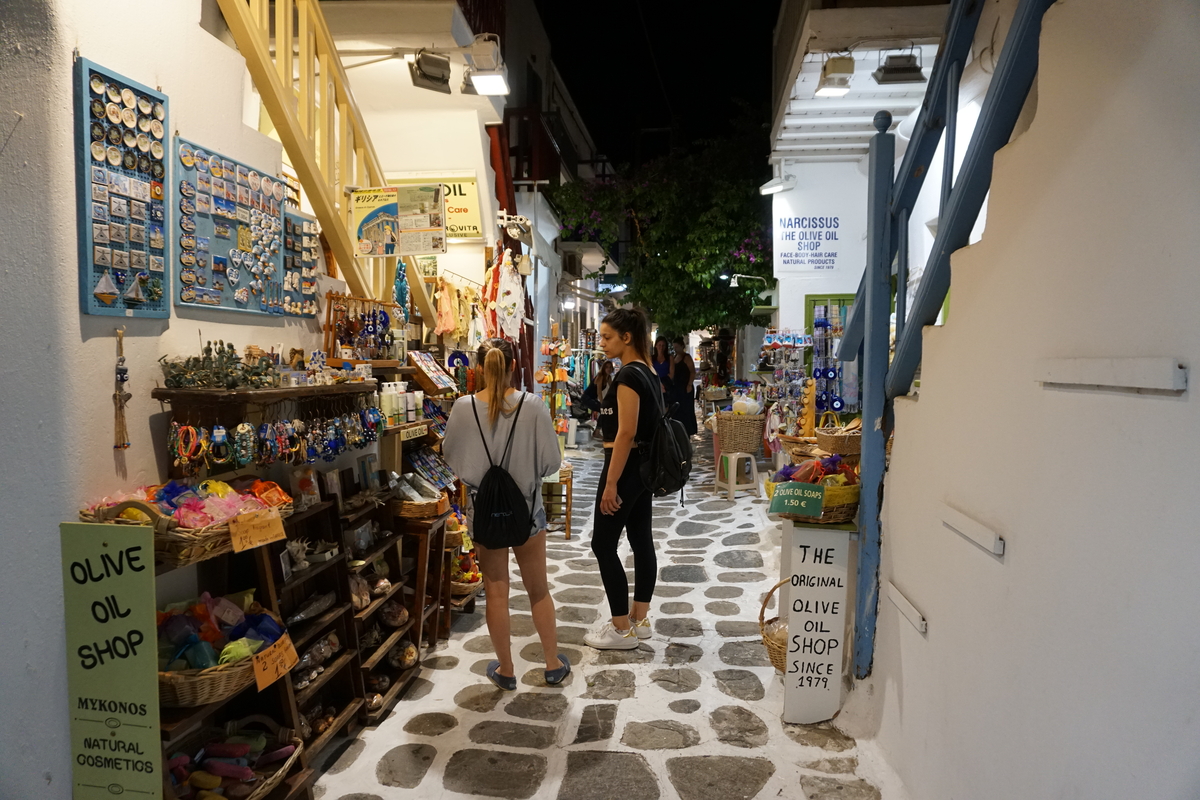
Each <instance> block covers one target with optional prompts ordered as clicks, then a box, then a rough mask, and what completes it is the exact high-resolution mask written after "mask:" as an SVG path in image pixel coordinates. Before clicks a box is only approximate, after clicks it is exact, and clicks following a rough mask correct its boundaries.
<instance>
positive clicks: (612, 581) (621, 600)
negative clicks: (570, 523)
mask: <svg viewBox="0 0 1200 800" xmlns="http://www.w3.org/2000/svg"><path fill="white" fill-rule="evenodd" d="M611 460H612V450H611V449H608V448H605V450H604V471H603V472H601V473H600V486H599V488H598V489H597V491H596V522H595V524H594V525H593V526H592V552H593V553H595V555H596V561H597V562H599V565H600V579H601V580H602V581H604V592H605V594H607V595H608V608H609V610H610V611H611V612H612V616H614V617H623V616H625V615H626V614H628V613H629V580H628V579H627V578H626V577H625V567H624V565H622V564H621V557H620V556H618V555H617V545H618V544H619V543H620V541H621V529H622V528H624V529H625V532H626V536H627V537H628V538H629V546H630V547H632V548H633V599H634V601H635V602H638V603H649V602H650V599H651V598H652V597H653V596H654V582H655V580H657V578H658V559H657V557H656V555H655V553H654V536H653V534H652V532H651V527H650V517H651V512H650V509H651V499H652V496H651V494H650V490H649V489H647V488H646V485H645V484H644V483H642V475H641V461H640V460H639V458H638V451H637V449H632V450H630V451H629V459H628V460H627V461H626V462H625V470H624V471H623V472H622V473H621V477H620V478H619V479H618V480H617V496H618V497H620V498H621V507H620V509H618V510H617V513H615V514H604V513H602V512H601V511H600V499H601V497H603V496H604V487H605V486H606V485H607V484H608V464H609V462H610V461H611Z"/></svg>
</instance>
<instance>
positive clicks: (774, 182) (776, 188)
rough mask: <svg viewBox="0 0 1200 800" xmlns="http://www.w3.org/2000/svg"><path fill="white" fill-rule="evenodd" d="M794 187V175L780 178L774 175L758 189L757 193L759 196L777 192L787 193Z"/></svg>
mask: <svg viewBox="0 0 1200 800" xmlns="http://www.w3.org/2000/svg"><path fill="white" fill-rule="evenodd" d="M795 186H796V176H795V175H784V176H783V177H780V176H778V175H776V176H775V177H774V178H771V180H769V181H767V182H766V183H764V184H763V185H762V186H760V187H758V193H759V194H761V195H768V194H776V193H778V192H783V191H787V190H788V189H792V188H794V187H795Z"/></svg>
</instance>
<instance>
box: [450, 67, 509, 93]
mask: <svg viewBox="0 0 1200 800" xmlns="http://www.w3.org/2000/svg"><path fill="white" fill-rule="evenodd" d="M462 92H463V94H481V95H485V96H488V97H495V96H499V95H506V94H508V92H509V88H508V67H507V66H505V65H503V64H501V65H500V67H499V68H498V69H474V68H472V67H467V68H466V69H465V70H463V85H462Z"/></svg>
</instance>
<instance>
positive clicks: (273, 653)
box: [254, 633, 300, 692]
mask: <svg viewBox="0 0 1200 800" xmlns="http://www.w3.org/2000/svg"><path fill="white" fill-rule="evenodd" d="M299 661H300V656H298V655H296V646H295V645H293V644H292V637H291V636H290V635H289V634H287V633H285V634H283V636H280V637H279V638H278V639H276V640H275V644H273V645H271V646H270V647H266V648H263V649H262V650H260V651H258V652H257V653H255V654H254V682H255V683H257V684H258V690H259V691H260V692H261V691H262V690H263V689H265V688H267V687H268V686H270V685H271V684H273V683H274V682H275V681H277V680H279V679H280V678H282V677H283V676H284V675H287V674H288V673H289V672H291V671H292V667H294V666H296V664H297V663H299Z"/></svg>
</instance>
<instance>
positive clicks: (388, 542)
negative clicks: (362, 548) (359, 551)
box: [350, 533, 403, 619]
mask: <svg viewBox="0 0 1200 800" xmlns="http://www.w3.org/2000/svg"><path fill="white" fill-rule="evenodd" d="M398 541H400V534H398V533H394V534H392V535H391V536H389V537H388V538H386V539H384V540H383V541H382V542H379V543H378V544H376V545H375V547H373V548H372V549H370V550H368V551H367V554H366V555H365V556H363V557H362V558H356V559H353V560H354V561H362V562H363V563H361V564H359V565H358V566H357V567H350V574H351V575H358V574H359V573H361V572H362V571H363V570H365V569H366V568H367V567H369V566H371V562H372V561H374V560H375V559H376V558H378V557H379V556H381V555H383V554H384V553H385V552H386V551H387V549H388V548H389V547H394V546H395V545H396V543H397V542H398ZM401 585H403V583H401ZM360 619H361V617H360Z"/></svg>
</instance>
